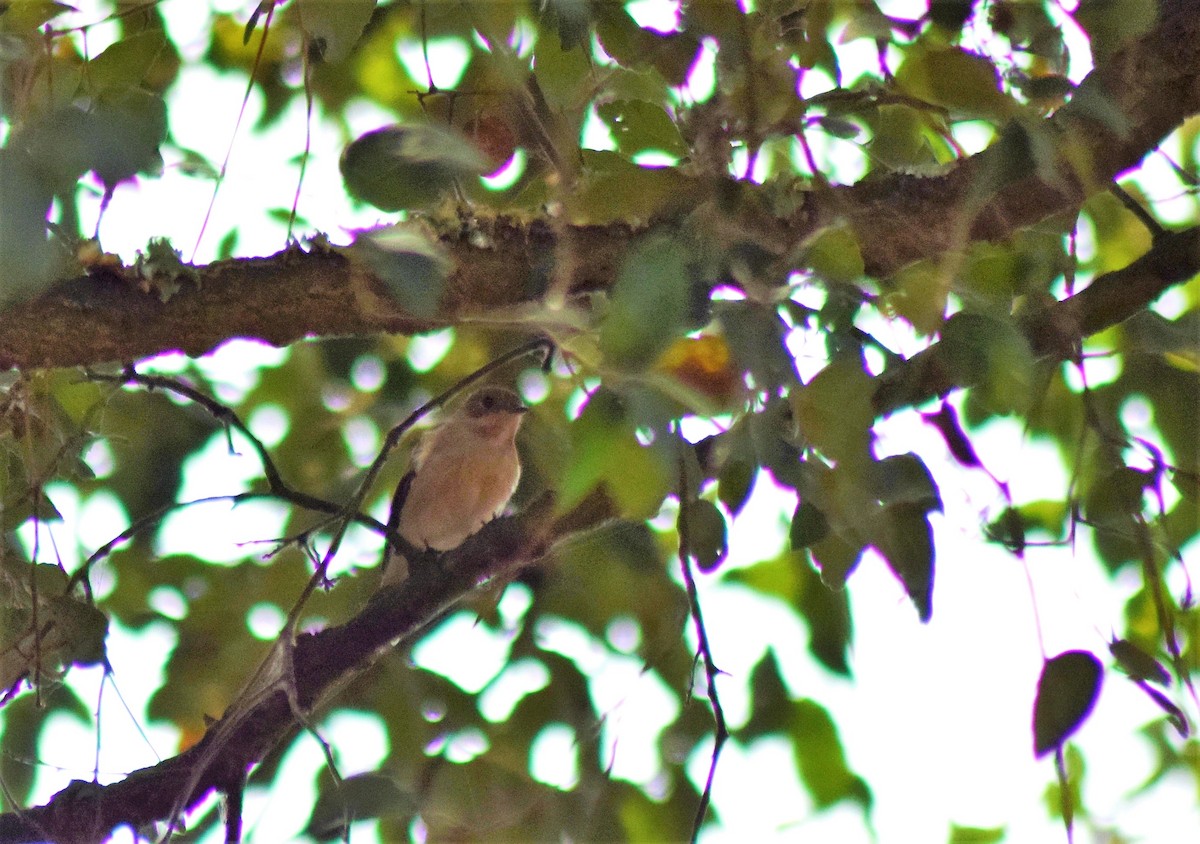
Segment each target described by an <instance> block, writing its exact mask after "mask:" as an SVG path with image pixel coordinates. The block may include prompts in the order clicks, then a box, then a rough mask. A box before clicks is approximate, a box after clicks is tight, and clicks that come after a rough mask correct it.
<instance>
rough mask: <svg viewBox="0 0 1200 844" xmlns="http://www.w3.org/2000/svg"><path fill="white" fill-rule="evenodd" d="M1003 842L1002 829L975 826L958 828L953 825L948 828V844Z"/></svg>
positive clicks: (997, 843)
mask: <svg viewBox="0 0 1200 844" xmlns="http://www.w3.org/2000/svg"><path fill="white" fill-rule="evenodd" d="M1003 840H1004V827H1002V826H996V827H988V828H986V829H985V828H983V827H976V826H959V825H958V824H954V825H952V826H951V827H950V841H949V844H999V842H1001V841H1003Z"/></svg>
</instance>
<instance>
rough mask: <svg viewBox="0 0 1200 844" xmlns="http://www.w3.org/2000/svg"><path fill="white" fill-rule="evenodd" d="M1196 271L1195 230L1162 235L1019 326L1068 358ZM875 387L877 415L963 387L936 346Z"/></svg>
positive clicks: (1038, 349)
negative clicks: (1120, 265) (1123, 263)
mask: <svg viewBox="0 0 1200 844" xmlns="http://www.w3.org/2000/svg"><path fill="white" fill-rule="evenodd" d="M1197 273H1200V227H1194V228H1190V229H1185V230H1183V231H1180V232H1166V233H1164V234H1162V235H1160V236H1159V237H1157V238H1155V240H1154V244H1153V245H1152V246H1151V247H1150V250H1149V251H1148V252H1146V254H1144V255H1143V256H1142V257H1140V258H1138V259H1137V260H1136V261H1134V262H1133V263H1132V264H1130V265H1129V266H1127V267H1123V268H1122V269H1119V270H1114V271H1112V272H1110V273H1105V274H1104V275H1101V276H1097V277H1096V278H1095V279H1093V281H1092V283H1091V284H1090V285H1088V286H1087V287H1085V288H1084V289H1083V290H1081V291H1080V292H1079V293H1076V294H1075V295H1074V296H1071V297H1068V298H1066V299H1063V300H1062V301H1061V302H1055V303H1054V304H1053V305H1050V306H1049V307H1047V308H1043V309H1041V310H1040V311H1038V312H1037V313H1035V314H1033V315H1032V316H1030V317H1029V318H1027V319H1025V320H1024V321H1023V323H1022V326H1021V328H1022V330H1023V332H1024V334H1025V337H1026V339H1027V340H1028V341H1029V346H1030V349H1031V350H1032V352H1033V354H1034V355H1035V356H1036V357H1039V358H1048V359H1052V360H1059V361H1062V360H1070V359H1071V358H1073V357H1075V356H1076V355H1077V354H1078V353H1079V348H1080V345H1081V343H1082V341H1083V339H1084V338H1085V337H1090V336H1091V335H1093V334H1096V333H1097V332H1100V331H1103V330H1104V329H1106V328H1110V327H1112V326H1114V325H1117V324H1118V323H1120V322H1123V321H1124V320H1126V319H1128V318H1129V317H1131V316H1133V315H1134V314H1136V313H1138V312H1140V311H1141V310H1143V309H1144V308H1146V307H1147V306H1148V305H1150V304H1151V303H1152V302H1153V301H1154V300H1155V299H1157V298H1158V297H1159V296H1161V295H1162V294H1163V293H1164V292H1165V291H1166V290H1168V289H1169V288H1171V287H1173V286H1174V285H1176V284H1180V283H1182V282H1184V281H1187V280H1188V279H1190V278H1192V277H1193V276H1195V275H1196V274H1197ZM875 383H876V386H875V392H874V394H873V396H872V401H873V402H874V405H875V412H876V413H877V414H878V415H880V416H886V415H888V414H889V413H894V412H895V411H897V410H900V409H901V408H905V407H911V406H913V405H918V404H922V403H923V402H926V401H929V400H931V399H935V398H937V397H939V396H944V395H946V394H947V393H949V392H950V391H951V390H953V389H955V388H957V387H963V386H967V385H964V384H959V383H957V382H956V381H955V379H954V376H953V367H951V365H950V364H949V362H948V361H947V360H946V355H945V352H944V347H943V346H942V344H941V343H935V344H933V345H932V346H930V347H929V348H927V349H925V350H924V351H922V352H919V353H918V354H915V355H913V356H912V357H911V358H908V359H907V360H905V361H903V362H901V363H899V364H895V365H893V366H889V367H888V368H887V369H886V370H885V371H884V372H883V374H881V375H880V376H879V377H878V378H877V379H876V382H875Z"/></svg>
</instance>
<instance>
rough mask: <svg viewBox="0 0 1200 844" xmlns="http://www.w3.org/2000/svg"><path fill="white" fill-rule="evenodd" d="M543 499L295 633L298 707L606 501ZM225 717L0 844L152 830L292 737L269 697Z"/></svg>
mask: <svg viewBox="0 0 1200 844" xmlns="http://www.w3.org/2000/svg"><path fill="white" fill-rule="evenodd" d="M553 503H554V502H553V497H552V496H550V495H548V494H547V495H545V496H543V497H542V498H541V499H539V500H538V501H536V502H535V503H534V504H533V505H531V506H530V507H529V508H528V509H527V510H526V511H525V512H524V513H522V514H520V515H519V516H515V517H506V518H500V519H497V520H495V521H493V522H491V523H490V524H488V525H487V526H485V527H484V529H483V530H481V531H480V532H479V533H478V534H476V535H475V536H473V537H472V538H471V539H469V540H467V542H466V544H464V545H463V546H462V547H461V548H459V549H457V550H455V551H451V552H449V553H448V554H446V555H445V556H444V557H443V558H442V560H441V564H440V566H429V567H425V568H423V569H419V570H418V571H416V572H414V574H413V575H412V576H411V577H410V579H409V580H407V581H405V582H404V583H403V584H400V585H398V586H395V587H392V588H390V589H387V590H383V591H381V592H379V593H378V594H377V595H376V596H375V598H373V599H372V600H371V602H370V603H369V604H368V605H367V606H366V608H365V609H363V611H362V612H360V613H359V614H358V615H356V616H354V617H353V618H352V619H350V620H349V621H347V622H346V623H345V624H341V625H338V626H335V627H329V628H326V629H325V630H322V631H320V632H318V633H305V634H303V635H301V636H299V637H298V638H297V640H296V643H295V649H294V651H293V652H294V654H295V663H294V666H295V682H296V687H295V690H296V697H297V700H298V703H299V705H300V706H301V707H302V708H303V710H304V711H305V712H306V713H308V712H312V711H314V710H315V709H318V708H319V707H320V706H321V705H322V704H323V703H326V702H328V699H329V698H330V697H331V696H332V695H334V694H336V692H337V691H339V690H340V689H341V688H343V687H344V685H345V684H346V683H347V682H348V681H349V680H351V679H353V677H355V676H357V674H358V673H359V672H360V671H361V670H363V669H365V668H366V667H367V666H368V665H369V664H370V663H371V662H372V661H373V660H374V659H376V658H377V657H379V656H380V655H382V654H384V653H386V652H387V651H389V650H390V649H391V647H392V646H393V645H394V643H395V642H397V641H398V640H399V641H404V640H405V639H406V638H408V637H411V636H413V635H414V634H415V633H416V632H418V631H419V630H421V629H422V628H423V627H424V626H425V625H426V624H427V623H428V622H429V621H430V620H431V619H434V618H436V617H437V616H438V615H439V614H440V613H441V612H443V611H444V610H445V609H446V608H448V607H450V606H451V605H453V604H454V603H456V602H457V601H459V600H460V599H461V598H462V597H463V596H465V595H466V594H468V593H469V592H470V591H471V590H473V589H474V588H475V587H476V585H478V584H479V583H480V582H481V581H483V580H487V579H492V578H498V577H500V578H502V577H505V576H509V575H511V574H512V573H514V572H515V571H517V570H518V569H520V568H522V567H524V566H527V565H529V564H531V563H533V562H535V561H537V560H538V559H540V558H541V557H542V556H543V555H544V554H545V553H546V552H547V550H548V549H549V548H550V546H551V544H552V543H553V542H555V541H557V540H560V539H562V538H564V537H566V536H568V535H570V534H572V533H576V532H579V531H582V530H586V529H589V528H593V527H596V526H597V525H599V524H601V523H603V522H605V521H607V520H608V519H610V518H611V517H612V514H613V507H612V504H611V501H610V500H609V499H608V498H607V496H605V495H604V494H603V493H597V494H594V495H593V496H590V497H589V498H587V499H585V500H584V501H583V502H581V503H580V505H578V506H577V507H576V508H575V509H574V510H572V511H571V512H570V513H568V514H567V515H565V516H563V517H561V518H559V519H557V520H554V519H553V512H552V511H553ZM235 709H236V707H234V706H231V707H230V713H233V714H230V713H226V716H225V718H223V719H222V720H221V721H217V722H216V723H214V724H213V725H212V726H210V727H209V729H208V731H207V732H206V733H205V737H204V738H203V739H202V740H201V741H200V742H199V743H197V744H196V745H194V746H193V747H191V748H190V749H188V750H187V751H185V752H183V753H181V754H179V755H178V756H175V757H173V758H171V759H168V760H166V761H164V762H161V763H159V764H157V765H154V766H152V767H149V768H143V769H141V770H139V771H135V772H133V773H132V774H130V775H129V776H128V777H126V778H125V779H123V780H121V781H120V782H116V783H112V784H110V785H106V786H101V785H98V784H96V783H91V782H84V781H79V780H77V781H75V782H73V783H71V784H70V785H69V786H67V788H65V789H63V790H62V791H61V792H59V793H58V794H57V795H55V796H54V798H52V799H51V801H50V802H49V803H47V804H46V805H44V806H39V807H36V808H33V809H27V810H24V811H21V812H19V813H11V814H5V815H0V842H4V844H16V842H35V841H47V840H50V841H55V842H64V843H69V844H77V843H78V844H84V843H85V842H86V843H87V844H91V842H100V841H103V840H105V838H106V837H107V835H108V833H109V832H110V831H111V830H112V829H114V828H115V827H116V826H118V825H120V824H131V825H133V826H134V827H140V826H142V825H145V824H150V823H155V822H162V821H165V820H167V819H168V818H170V817H171V815H172V813H173V812H174V811H176V809H177V807H185V808H186V807H191V806H194V805H196V804H197V803H199V802H200V801H201V800H202V799H203V798H204V797H205V796H206V795H207V794H209V793H210V792H212V791H213V790H214V789H215V790H217V791H225V790H228V789H229V788H230V787H236V786H237V784H239V783H241V782H242V781H243V778H244V776H245V772H246V771H247V770H248V769H249V768H250V767H251V766H252V765H254V764H256V763H258V762H259V761H261V760H262V759H263V757H264V756H266V755H267V754H268V753H269V752H270V751H271V749H272V748H274V747H275V746H276V745H277V744H278V743H279V742H280V741H283V740H284V739H286V738H287V737H288V736H289V735H291V734H292V732H293V730H294V729H295V727H296V726H297V725H296V720H295V717H294V714H293V712H292V710H291V708H290V706H289V703H288V700H287V695H286V693H285V691H284V690H282V689H279V690H277V691H275V692H274V693H272V694H270V695H268V696H266V697H264V698H263V699H261V700H259V701H258V702H257V703H256V704H255V705H254V706H252V707H251V708H249V709H248V710H240V711H236V712H234V710H235Z"/></svg>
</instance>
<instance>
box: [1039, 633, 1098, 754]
mask: <svg viewBox="0 0 1200 844" xmlns="http://www.w3.org/2000/svg"><path fill="white" fill-rule="evenodd" d="M1103 677H1104V669H1103V667H1102V666H1101V665H1100V660H1098V659H1096V657H1095V656H1093V655H1092V654H1091V653H1089V652H1087V651H1065V652H1063V653H1061V654H1059V655H1058V656H1056V657H1053V658H1051V659H1048V660H1046V662H1045V663H1044V664H1043V665H1042V675H1041V677H1039V678H1038V684H1037V698H1036V699H1035V700H1034V703H1033V752H1034V755H1035V756H1037V757H1039V758H1040V757H1042V756H1045V755H1046V754H1047V753H1049V752H1050V751H1052V750H1055V749H1057V748H1060V747H1062V745H1063V742H1065V741H1066V740H1067V738H1068V737H1070V736H1071V734H1073V733H1074V732H1075V731H1076V730H1078V729H1079V727H1080V725H1081V724H1082V723H1083V721H1084V719H1086V718H1087V716H1088V714H1089V713H1090V712H1091V711H1092V707H1093V706H1094V705H1095V703H1096V697H1097V696H1098V695H1099V694H1100V684H1101V681H1102V680H1103Z"/></svg>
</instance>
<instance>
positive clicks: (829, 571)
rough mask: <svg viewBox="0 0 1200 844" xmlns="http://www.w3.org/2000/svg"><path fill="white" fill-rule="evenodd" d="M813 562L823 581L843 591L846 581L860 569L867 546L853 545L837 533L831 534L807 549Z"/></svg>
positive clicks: (830, 586)
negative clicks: (860, 561) (855, 570)
mask: <svg viewBox="0 0 1200 844" xmlns="http://www.w3.org/2000/svg"><path fill="white" fill-rule="evenodd" d="M806 550H807V551H808V553H809V555H810V556H811V557H812V560H813V562H814V563H815V564H816V566H817V567H818V568H819V569H820V570H821V581H822V582H823V583H824V584H825V585H826V586H828V587H829V588H830V589H841V588H842V587H844V586H845V585H846V579H847V578H848V577H850V575H851V574H852V573H853V572H854V569H855V568H857V567H858V563H859V560H861V559H862V555H863V551H865V550H866V546H865V545H863V544H861V543H854V544H851V543H850V542H847V541H846V540H845V539H843V538H842V537H840V536H838V535H837V534H836V533H831V534H829V535H828V536H826V537H825V538H824V539H822V540H821V541H820V542H816V543H814V544H813V545H811V546H809V547H808V548H807V549H806Z"/></svg>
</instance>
